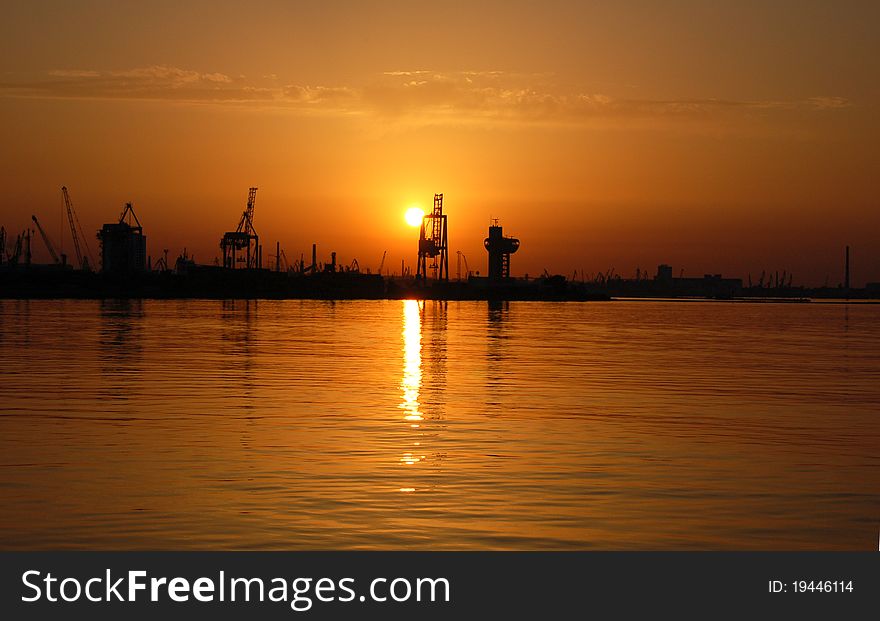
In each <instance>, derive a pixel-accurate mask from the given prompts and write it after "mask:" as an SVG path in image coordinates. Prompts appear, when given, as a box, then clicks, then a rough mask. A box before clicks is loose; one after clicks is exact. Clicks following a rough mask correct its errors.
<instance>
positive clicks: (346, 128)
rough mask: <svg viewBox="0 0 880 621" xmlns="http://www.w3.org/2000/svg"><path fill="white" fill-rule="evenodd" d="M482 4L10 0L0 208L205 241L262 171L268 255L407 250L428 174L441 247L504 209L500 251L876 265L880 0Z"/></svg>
mask: <svg viewBox="0 0 880 621" xmlns="http://www.w3.org/2000/svg"><path fill="white" fill-rule="evenodd" d="M477 4H478V6H473V5H472V3H467V2H462V3H454V2H450V3H442V6H441V3H434V4H430V3H415V2H375V3H369V4H368V3H359V2H357V3H355V2H351V3H348V2H329V3H328V2H247V3H245V2H188V3H186V4H185V6H183V7H181V6H178V5H177V3H173V2H167V3H166V2H155V3H150V6H143V5H142V4H139V3H127V2H78V3H66V2H32V3H27V4H25V3H19V5H17V6H10V7H8V8H6V9H5V16H4V20H3V22H2V23H0V49H2V51H3V53H2V56H0V131H2V136H3V140H2V144H3V148H2V151H0V180H2V182H3V187H4V193H3V198H2V200H0V224H3V225H5V226H6V228H7V230H9V231H11V232H13V233H14V232H17V231H19V230H21V229H23V228H24V227H25V226H27V225H28V224H29V222H30V215H31V213H35V214H37V216H38V217H39V218H40V220H41V221H42V222H43V224H44V226H45V227H46V228H47V232H48V233H49V234H50V236H52V237H53V238H54V239H55V240H56V243H57V242H58V238H59V237H60V235H61V227H62V224H63V222H62V219H61V216H62V212H61V205H62V202H61V193H60V187H61V186H62V185H67V186H68V188H69V189H70V192H71V197H72V199H73V201H74V204H75V205H76V208H77V210H78V213H79V218H80V220H81V221H82V223H83V226H84V227H85V228H86V230H88V231H91V230H97V229H98V228H99V226H100V225H101V224H102V223H104V222H110V221H112V220H114V219H115V218H116V217H118V214H119V212H120V211H121V209H122V206H123V204H124V203H125V202H127V201H132V202H133V203H134V206H135V210H136V211H137V213H138V215H139V217H140V220H141V222H142V223H143V225H144V228H145V232H146V234H147V239H148V251H149V252H150V254H151V255H152V256H153V257H154V258H155V257H158V256H159V255H160V254H161V253H162V250H163V249H165V248H167V249H169V255H170V256H171V257H172V258H173V257H174V256H176V255H177V254H178V253H179V252H180V251H181V250H182V249H183V248H184V247H186V248H187V249H188V250H189V251H190V252H191V253H194V254H195V258H196V260H197V261H199V262H204V263H209V262H211V261H213V259H214V257H215V256H217V255H218V254H219V247H218V243H219V239H220V237H221V235H222V233H223V232H224V231H226V230H233V229H234V228H235V225H236V224H237V223H238V219H239V217H240V215H241V211H242V210H243V208H244V205H245V202H246V199H247V189H248V187H250V186H258V187H259V188H260V190H259V192H258V194H257V206H256V217H255V225H256V228H257V231H258V232H259V233H260V235H261V239H262V241H263V243H264V246H265V250H264V255H266V256H267V255H269V254H271V253H274V247H275V241H276V240H280V242H281V245H282V247H283V248H284V249H285V253H286V255H287V256H288V258H290V259H291V260H293V259H295V258H296V259H298V258H299V257H300V254H301V253H306V255H308V253H309V251H310V247H311V244H312V243H313V242H317V243H318V249H319V255H320V256H321V258H323V259H327V260H329V253H330V251H331V250H335V251H336V252H337V253H338V255H339V260H340V261H341V262H343V263H349V262H350V261H351V260H352V259H354V258H357V259H358V262H359V263H360V265H361V266H362V268H366V267H371V268H373V269H375V268H376V267H377V266H378V263H379V260H380V259H381V257H382V253H383V251H385V250H387V251H388V259H387V262H386V264H387V265H390V266H392V267H393V268H395V269H397V270H399V265H400V261H401V259H405V260H406V262H407V264H408V265H410V266H413V265H414V264H415V253H416V239H415V238H416V233H415V231H414V230H413V229H411V228H409V227H407V226H406V224H405V222H404V220H403V213H404V211H405V210H406V209H407V208H408V207H410V206H412V205H413V204H418V205H420V206H421V207H422V208H425V209H427V208H429V206H430V203H431V199H432V197H433V194H434V192H443V193H444V194H445V197H446V203H445V205H446V212H447V213H448V215H449V227H450V230H449V235H450V247H451V250H452V252H453V254H452V260H451V261H450V262H451V263H452V265H451V266H450V267H451V270H450V271H453V272H454V271H455V265H454V261H455V254H454V253H455V251H456V250H461V251H463V252H464V253H465V255H466V256H467V259H468V262H469V264H470V267H471V269H472V270H480V271H481V272H484V271H485V264H486V253H485V250H484V249H483V247H482V240H483V238H484V237H485V236H486V227H487V225H488V222H489V219H490V217H498V218H500V220H501V224H502V225H503V226H504V228H505V232H506V233H509V234H512V235H516V236H517V237H519V238H520V239H521V240H522V247H521V250H520V251H519V252H518V253H517V255H515V256H514V257H513V260H512V271H513V273H514V274H515V275H521V274H523V273H530V274H539V273H541V272H542V271H543V270H544V269H547V270H549V271H550V272H553V273H562V274H566V275H569V276H570V275H571V274H572V272H573V271H574V270H575V269H577V270H583V271H584V272H585V273H586V274H588V275H589V274H590V273H594V272H597V271H602V272H604V271H606V270H608V269H610V268H614V269H615V271H616V272H618V273H621V274H623V275H625V276H630V275H633V274H634V272H635V270H636V268H641V269H642V270H646V269H647V270H649V271H650V272H651V273H653V271H654V270H655V268H656V265H657V264H658V263H671V264H672V265H673V266H674V269H675V272H676V273H678V271H679V270H680V269H684V272H685V274H686V275H702V274H703V273H707V272H712V273H718V272H721V273H724V274H726V275H730V276H737V277H742V278H746V277H747V276H748V274H749V273H751V274H752V276H753V278H754V279H755V280H757V277H758V275H759V274H760V272H761V271H762V270H767V271H768V272H772V271H777V270H778V271H779V272H782V270H787V271H788V272H790V273H793V274H794V282H795V283H800V284H807V285H821V284H823V283H824V282H826V281H827V282H828V283H829V284H832V285H836V284H837V283H839V282H841V281H842V279H843V248H844V245H846V244H850V245H851V246H852V253H853V259H852V270H853V284H854V285H856V286H861V285H863V284H864V283H865V282H866V281H880V253H878V252H877V235H878V231H880V209H878V207H880V205H878V202H880V201H878V198H877V187H878V186H877V179H878V178H880V156H878V145H880V120H878V119H880V116H878V102H880V80H878V78H880V70H878V68H877V67H878V63H877V58H880V42H878V41H880V38H878V37H877V36H876V24H878V23H880V5H878V3H868V2H865V3H856V2H835V3H832V2H813V1H809V0H807V1H803V0H801V1H797V2H795V1H790V2H789V1H778V2H726V3H722V2H717V3H716V2H712V3H707V2H675V1H673V2H667V3H657V2H643V1H628V2H627V1H624V2H618V3H601V4H600V3H587V2H577V3H575V2H569V3H558V2H546V1H545V2H481V3H477ZM435 5H436V6H435ZM64 238H65V240H68V242H69V232H68V231H66V230H65V231H64ZM90 243H92V245H93V247H94V246H97V242H96V241H93V240H90ZM65 246H66V247H67V246H69V243H66V244H65ZM36 247H37V250H36V255H35V258H36V259H37V260H48V256H47V254H46V252H45V249H44V248H43V247H42V243H41V242H39V241H38V242H37V244H36Z"/></svg>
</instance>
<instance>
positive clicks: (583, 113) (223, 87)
mask: <svg viewBox="0 0 880 621" xmlns="http://www.w3.org/2000/svg"><path fill="white" fill-rule="evenodd" d="M0 95H2V96H6V97H30V98H53V99H65V98H73V99H77V98H79V99H81V98H89V99H103V100H151V101H169V102H183V103H197V104H212V105H222V104H227V105H237V106H243V105H244V106H246V105H252V106H263V107H266V106H272V107H280V108H285V109H289V110H291V111H294V112H302V113H312V112H319V113H324V114H370V115H374V116H375V117H377V118H381V119H386V120H405V121H415V122H425V123H443V122H458V123H461V122H483V123H489V122H496V123H525V124H538V123H567V124H578V123H586V122H590V121H593V120H596V119H617V120H623V121H626V120H634V119H681V120H688V119H705V118H707V117H715V116H729V115H731V114H733V115H736V114H742V113H748V114H750V115H754V114H761V113H766V114H772V113H773V112H779V111H782V112H784V111H806V112H813V113H825V112H828V111H833V110H839V109H842V108H846V107H848V106H849V105H850V102H849V101H848V100H846V99H844V98H841V97H833V96H816V97H811V98H808V99H804V100H794V101H785V100H757V101H755V100H748V99H743V100H729V99H711V98H707V99H668V100H651V99H633V98H617V97H613V96H610V95H608V94H605V93H601V92H580V91H577V90H571V89H565V88H563V87H560V86H558V85H557V84H555V83H554V81H553V76H552V75H549V74H517V73H509V72H503V71H459V72H437V71H431V70H427V69H417V70H394V71H386V72H384V73H382V74H380V75H378V76H374V77H373V78H372V79H369V80H367V81H366V82H365V83H362V84H358V85H345V84H336V85H333V84H329V85H321V84H311V85H310V84H290V83H288V84H284V83H283V82H282V80H280V79H279V78H278V76H277V75H275V74H268V75H264V76H262V78H258V79H248V78H246V77H245V76H230V75H227V74H224V73H220V72H200V71H194V70H191V69H181V68H177V67H169V66H165V65H154V66H149V67H137V68H132V69H126V70H110V71H99V70H94V69H57V70H53V71H49V72H48V73H47V74H45V75H43V76H41V77H38V78H37V79H31V80H20V81H11V80H5V81H0Z"/></svg>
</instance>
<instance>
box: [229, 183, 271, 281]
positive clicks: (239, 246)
mask: <svg viewBox="0 0 880 621" xmlns="http://www.w3.org/2000/svg"><path fill="white" fill-rule="evenodd" d="M256 200H257V188H250V189H249V190H248V202H247V208H246V209H245V211H244V213H242V214H241V220H239V222H238V228H237V229H236V230H234V231H229V232H227V233H224V234H223V237H222V238H221V239H220V249H221V251H222V252H223V267H226V268H229V269H236V268H237V267H238V264H239V263H243V264H244V267H245V268H246V269H258V268H260V267H262V265H263V261H262V252H261V249H260V236H259V235H257V231H256V230H255V229H254V204H255V203H256ZM240 251H244V254H243V256H238V253H239V252H240Z"/></svg>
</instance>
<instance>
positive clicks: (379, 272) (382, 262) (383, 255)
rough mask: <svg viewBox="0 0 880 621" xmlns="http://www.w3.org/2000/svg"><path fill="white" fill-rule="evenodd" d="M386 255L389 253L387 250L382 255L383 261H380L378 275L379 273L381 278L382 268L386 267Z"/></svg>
mask: <svg viewBox="0 0 880 621" xmlns="http://www.w3.org/2000/svg"><path fill="white" fill-rule="evenodd" d="M386 254H388V251H387V250H386V251H385V252H383V253H382V260H381V261H379V270H378V272H377V273H378V274H379V275H380V276H381V275H382V268H383V267H385V255H386Z"/></svg>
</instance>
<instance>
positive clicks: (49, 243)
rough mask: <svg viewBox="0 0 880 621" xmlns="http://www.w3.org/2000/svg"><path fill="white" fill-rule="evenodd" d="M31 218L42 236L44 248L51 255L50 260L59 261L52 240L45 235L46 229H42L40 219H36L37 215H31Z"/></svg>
mask: <svg viewBox="0 0 880 621" xmlns="http://www.w3.org/2000/svg"><path fill="white" fill-rule="evenodd" d="M31 220H33V221H34V224H36V225H37V230H38V231H39V232H40V237H42V238H43V243H44V244H46V249H47V250H49V254H50V255H52V260H53V261H55V263H60V262H61V261H59V260H58V254H57V253H56V252H55V246H54V245H52V240H51V239H49V236H48V235H46V231H44V230H43V227H42V225H41V224H40V221H39V220H37V216H31Z"/></svg>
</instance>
